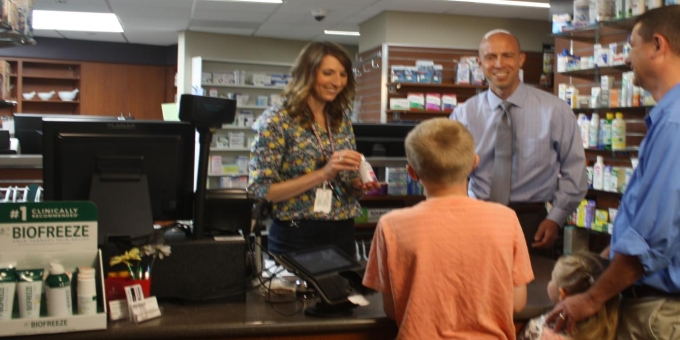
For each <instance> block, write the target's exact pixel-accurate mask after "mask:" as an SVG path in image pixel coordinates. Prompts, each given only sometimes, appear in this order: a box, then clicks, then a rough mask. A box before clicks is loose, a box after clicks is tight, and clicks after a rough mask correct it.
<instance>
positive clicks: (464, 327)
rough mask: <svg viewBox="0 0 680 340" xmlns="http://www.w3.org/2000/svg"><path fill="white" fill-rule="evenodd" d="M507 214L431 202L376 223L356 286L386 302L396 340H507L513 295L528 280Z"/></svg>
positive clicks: (511, 335) (461, 200)
mask: <svg viewBox="0 0 680 340" xmlns="http://www.w3.org/2000/svg"><path fill="white" fill-rule="evenodd" d="M533 278H534V275H533V272H532V270H531V262H530V259H529V253H528V250H527V246H526V242H525V241H524V234H523V233H522V228H521V227H520V225H519V221H518V220H517V216H516V215H515V212H514V211H512V210H510V209H509V208H507V207H505V206H502V205H500V204H496V203H488V202H483V201H479V200H476V199H473V198H469V197H462V196H449V197H441V198H431V199H427V200H426V201H424V202H421V203H419V204H417V205H415V206H413V207H410V208H405V209H399V210H395V211H391V212H389V213H388V214H386V215H384V216H382V218H380V221H379V222H378V226H377V228H376V231H375V234H374V236H373V243H372V244H371V252H370V256H369V259H368V265H367V267H366V273H365V275H364V280H363V284H364V285H365V286H366V287H369V288H372V289H375V290H377V291H379V292H381V293H384V294H390V295H392V297H393V300H394V308H395V311H394V312H395V313H394V314H395V316H396V321H397V325H398V326H399V335H398V337H397V338H398V339H428V340H429V339H494V340H498V339H515V327H514V324H513V319H512V315H513V288H514V287H515V286H523V285H525V284H527V283H528V282H530V281H531V280H533Z"/></svg>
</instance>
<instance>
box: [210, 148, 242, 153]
mask: <svg viewBox="0 0 680 340" xmlns="http://www.w3.org/2000/svg"><path fill="white" fill-rule="evenodd" d="M210 151H220V152H250V148H217V147H212V148H210Z"/></svg>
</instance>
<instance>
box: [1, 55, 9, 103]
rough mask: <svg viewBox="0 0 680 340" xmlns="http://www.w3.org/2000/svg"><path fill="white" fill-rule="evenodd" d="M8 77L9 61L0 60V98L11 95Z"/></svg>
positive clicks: (3, 98)
mask: <svg viewBox="0 0 680 340" xmlns="http://www.w3.org/2000/svg"><path fill="white" fill-rule="evenodd" d="M9 77H10V68H9V63H8V62H6V61H4V60H0V100H8V99H10V97H11V96H12V93H11V88H10V81H9V80H10V79H9Z"/></svg>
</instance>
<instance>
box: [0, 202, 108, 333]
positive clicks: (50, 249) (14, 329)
mask: <svg viewBox="0 0 680 340" xmlns="http://www.w3.org/2000/svg"><path fill="white" fill-rule="evenodd" d="M97 219H98V215H97V207H96V206H95V205H94V203H92V202H75V201H70V202H43V203H2V204H0V261H2V262H13V263H16V269H17V271H22V270H31V269H42V270H43V271H46V270H47V269H48V268H49V267H50V262H53V261H58V262H59V263H60V264H61V265H62V266H63V267H64V269H65V270H66V272H67V274H68V273H75V272H76V271H77V268H80V267H91V268H95V280H98V281H99V282H100V284H99V285H98V286H99V288H97V290H96V294H97V304H96V305H97V311H96V313H95V314H78V306H77V304H76V303H74V304H73V305H72V313H73V314H72V315H68V316H58V317H56V316H47V315H46V314H44V315H43V314H41V315H40V316H39V317H38V318H33V319H27V318H20V314H19V306H17V304H14V306H13V313H12V317H11V318H10V319H9V320H4V321H1V322H0V337H2V336H20V335H31V334H46V333H66V332H76V331H89V330H97V329H106V312H107V309H106V306H107V303H106V296H105V294H104V291H103V287H104V278H103V270H102V260H101V252H100V251H99V250H98V249H97ZM74 278H75V275H72V276H71V281H73V279H74ZM17 286H18V285H17ZM73 288H74V285H71V289H73ZM15 294H23V293H22V292H21V289H17V292H15ZM71 296H76V292H75V290H72V291H71ZM46 303H47V301H45V299H42V301H41V305H42V304H46Z"/></svg>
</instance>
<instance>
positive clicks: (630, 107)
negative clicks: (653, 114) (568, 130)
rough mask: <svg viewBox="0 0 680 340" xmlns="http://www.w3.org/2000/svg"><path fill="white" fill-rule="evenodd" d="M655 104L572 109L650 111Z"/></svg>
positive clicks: (580, 110)
mask: <svg viewBox="0 0 680 340" xmlns="http://www.w3.org/2000/svg"><path fill="white" fill-rule="evenodd" d="M653 107H654V106H619V107H580V108H574V109H572V110H573V111H574V113H584V112H591V111H611V112H612V113H613V112H616V111H638V110H645V111H649V110H651V109H652V108H653ZM626 121H627V122H628V121H629V120H628V119H626Z"/></svg>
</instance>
